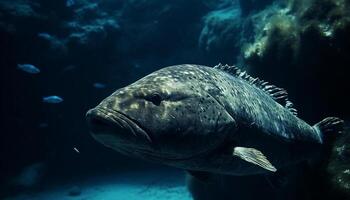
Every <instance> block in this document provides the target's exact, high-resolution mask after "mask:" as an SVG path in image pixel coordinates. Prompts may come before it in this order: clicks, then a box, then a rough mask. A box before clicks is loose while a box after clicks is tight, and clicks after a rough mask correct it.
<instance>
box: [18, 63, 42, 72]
mask: <svg viewBox="0 0 350 200" xmlns="http://www.w3.org/2000/svg"><path fill="white" fill-rule="evenodd" d="M17 68H18V69H20V70H22V71H24V72H27V73H29V74H38V73H40V69H39V68H37V67H36V66H34V65H32V64H17Z"/></svg>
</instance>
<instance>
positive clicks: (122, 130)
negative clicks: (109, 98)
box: [86, 107, 152, 151]
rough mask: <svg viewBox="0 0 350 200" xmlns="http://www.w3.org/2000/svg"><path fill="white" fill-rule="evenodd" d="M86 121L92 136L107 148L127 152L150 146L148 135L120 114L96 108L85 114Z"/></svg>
mask: <svg viewBox="0 0 350 200" xmlns="http://www.w3.org/2000/svg"><path fill="white" fill-rule="evenodd" d="M86 120H87V123H88V126H89V129H90V132H91V134H92V136H93V137H94V138H95V139H96V140H97V141H99V142H101V143H102V144H104V145H105V146H107V147H111V148H113V149H116V150H121V151H124V150H125V151H128V149H129V148H130V147H132V148H140V149H148V148H150V146H151V143H152V139H151V137H150V136H149V135H148V133H147V132H146V131H145V130H144V129H143V128H142V127H141V126H140V125H139V124H138V123H137V122H136V120H134V119H131V118H130V117H128V116H127V115H126V114H124V113H122V112H119V111H114V110H107V109H104V108H100V107H96V108H93V109H91V110H89V111H88V112H87V113H86ZM130 150H132V149H130Z"/></svg>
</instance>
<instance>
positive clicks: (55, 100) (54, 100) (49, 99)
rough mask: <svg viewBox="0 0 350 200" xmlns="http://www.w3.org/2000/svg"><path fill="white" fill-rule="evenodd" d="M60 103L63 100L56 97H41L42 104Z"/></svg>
mask: <svg viewBox="0 0 350 200" xmlns="http://www.w3.org/2000/svg"><path fill="white" fill-rule="evenodd" d="M62 101H63V98H61V97H59V96H56V95H53V96H46V97H43V102H45V103H61V102H62Z"/></svg>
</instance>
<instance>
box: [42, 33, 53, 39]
mask: <svg viewBox="0 0 350 200" xmlns="http://www.w3.org/2000/svg"><path fill="white" fill-rule="evenodd" d="M38 37H39V38H42V39H45V40H52V39H53V36H52V35H50V34H49V33H45V32H42V33H38Z"/></svg>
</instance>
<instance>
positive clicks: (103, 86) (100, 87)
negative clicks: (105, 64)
mask: <svg viewBox="0 0 350 200" xmlns="http://www.w3.org/2000/svg"><path fill="white" fill-rule="evenodd" d="M93 86H94V88H96V89H104V88H106V85H105V84H103V83H98V82H96V83H94V84H93Z"/></svg>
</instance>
